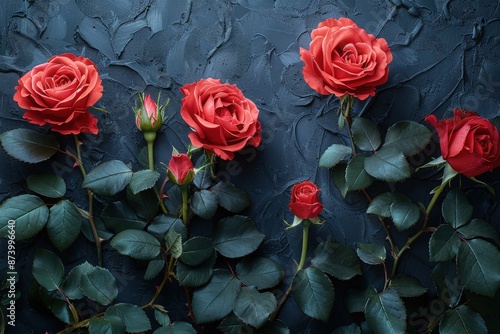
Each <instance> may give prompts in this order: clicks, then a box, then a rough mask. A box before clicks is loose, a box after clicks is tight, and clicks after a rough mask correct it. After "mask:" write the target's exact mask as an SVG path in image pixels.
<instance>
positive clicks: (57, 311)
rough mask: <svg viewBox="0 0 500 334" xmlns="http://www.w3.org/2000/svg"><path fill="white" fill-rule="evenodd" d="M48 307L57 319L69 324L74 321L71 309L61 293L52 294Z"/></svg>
mask: <svg viewBox="0 0 500 334" xmlns="http://www.w3.org/2000/svg"><path fill="white" fill-rule="evenodd" d="M49 309H50V311H51V312H52V314H54V315H55V316H56V318H57V319H59V320H61V321H62V322H64V323H65V324H68V325H71V324H74V323H75V319H74V318H73V315H72V314H71V310H70V309H69V306H68V304H67V303H66V301H65V300H63V297H62V296H61V295H58V294H57V295H55V296H54V298H53V299H52V301H51V302H50V305H49Z"/></svg>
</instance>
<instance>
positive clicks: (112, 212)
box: [101, 202, 146, 233]
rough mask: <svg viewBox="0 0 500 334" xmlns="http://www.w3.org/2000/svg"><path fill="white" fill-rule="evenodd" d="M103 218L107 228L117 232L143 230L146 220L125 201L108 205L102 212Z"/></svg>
mask: <svg viewBox="0 0 500 334" xmlns="http://www.w3.org/2000/svg"><path fill="white" fill-rule="evenodd" d="M101 219H102V220H103V222H104V224H105V225H106V227H107V228H109V229H110V230H111V231H113V232H115V233H119V232H121V231H125V230H130V229H134V230H142V229H143V228H144V225H146V224H145V222H144V221H143V220H142V219H140V218H139V217H137V215H136V214H135V212H134V211H133V210H132V208H131V207H130V206H129V205H127V204H125V203H123V202H114V203H111V204H109V205H107V206H106V207H105V208H104V210H102V213H101Z"/></svg>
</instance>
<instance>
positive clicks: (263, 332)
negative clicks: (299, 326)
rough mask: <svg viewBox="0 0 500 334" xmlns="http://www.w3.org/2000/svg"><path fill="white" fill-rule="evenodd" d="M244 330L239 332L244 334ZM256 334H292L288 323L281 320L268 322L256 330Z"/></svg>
mask: <svg viewBox="0 0 500 334" xmlns="http://www.w3.org/2000/svg"><path fill="white" fill-rule="evenodd" d="M242 333H244V332H238V333H237V334H242ZM255 334H290V330H289V329H288V327H287V326H286V324H285V323H284V322H282V321H280V320H274V321H270V322H267V323H266V324H265V325H264V326H262V327H261V328H259V329H258V330H256V331H255Z"/></svg>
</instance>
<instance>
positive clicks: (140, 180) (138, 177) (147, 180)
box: [129, 169, 160, 194]
mask: <svg viewBox="0 0 500 334" xmlns="http://www.w3.org/2000/svg"><path fill="white" fill-rule="evenodd" d="M159 178H160V173H158V172H156V171H153V170H149V169H145V170H140V171H138V172H135V173H134V174H133V175H132V178H131V179H130V183H129V187H130V190H131V191H132V193H133V194H137V193H140V192H141V191H143V190H146V189H150V188H153V187H154V186H155V184H156V181H158V179H159Z"/></svg>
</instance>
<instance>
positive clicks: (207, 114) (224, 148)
mask: <svg viewBox="0 0 500 334" xmlns="http://www.w3.org/2000/svg"><path fill="white" fill-rule="evenodd" d="M181 91H182V93H183V94H184V98H183V99H182V108H181V116H182V118H183V119H184V121H185V122H186V123H187V124H188V125H189V126H190V127H191V128H192V129H193V130H194V131H195V132H193V133H190V134H189V139H190V140H191V143H192V144H193V145H194V146H196V147H200V148H203V149H205V150H209V151H213V152H214V153H215V154H216V155H218V156H219V157H221V158H222V159H224V160H231V159H233V158H234V152H237V151H240V150H241V149H243V148H244V147H245V146H248V145H251V146H255V147H257V146H258V145H259V143H260V139H261V136H260V131H261V125H260V122H259V121H258V119H257V118H258V116H259V110H258V109H257V107H256V106H255V104H254V103H253V102H252V101H250V100H249V99H247V98H245V97H244V96H243V93H242V92H241V91H240V90H239V89H238V87H236V85H230V84H223V83H221V81H220V80H216V79H211V78H209V79H201V80H200V81H198V82H196V83H191V84H188V85H185V86H184V87H182V88H181Z"/></svg>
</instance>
